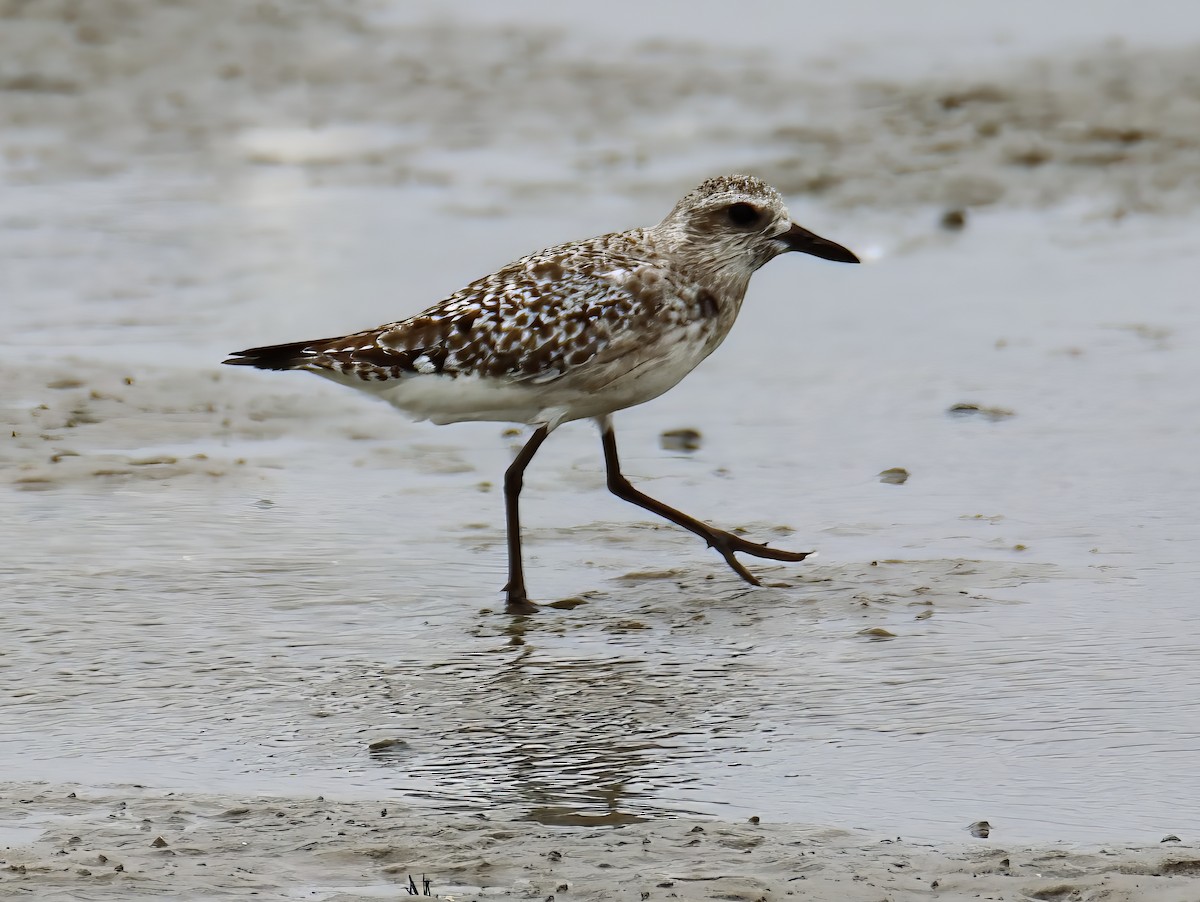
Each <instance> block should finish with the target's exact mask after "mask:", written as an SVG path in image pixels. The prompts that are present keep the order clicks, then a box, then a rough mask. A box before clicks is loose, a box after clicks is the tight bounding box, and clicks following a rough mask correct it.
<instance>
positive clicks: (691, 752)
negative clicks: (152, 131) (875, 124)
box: [0, 136, 1200, 840]
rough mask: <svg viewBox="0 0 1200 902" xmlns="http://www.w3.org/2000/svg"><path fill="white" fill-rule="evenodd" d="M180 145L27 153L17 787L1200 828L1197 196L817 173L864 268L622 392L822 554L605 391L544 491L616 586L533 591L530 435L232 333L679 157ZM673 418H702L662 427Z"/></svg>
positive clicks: (572, 430) (1050, 826)
mask: <svg viewBox="0 0 1200 902" xmlns="http://www.w3.org/2000/svg"><path fill="white" fill-rule="evenodd" d="M268 139H269V136H268ZM259 140H262V138H261V136H260V137H259ZM477 153H481V154H483V155H484V156H486V154H485V153H483V152H482V151H477ZM489 161H490V164H491V165H492V166H493V167H494V168H495V169H496V171H502V170H504V168H505V167H506V166H508V165H509V162H510V161H508V160H507V158H505V157H504V156H503V151H498V152H497V155H496V156H495V157H492V158H489ZM664 165H665V164H664ZM156 166H157V164H155V165H153V166H152V165H147V166H146V167H145V168H138V167H137V166H130V167H129V168H128V170H127V171H123V172H120V173H117V174H111V175H109V176H107V177H104V178H99V179H92V180H81V179H79V178H74V179H71V180H67V181H62V180H51V181H47V182H42V181H37V180H35V181H33V182H31V183H28V184H23V185H20V186H16V185H15V184H14V185H10V186H7V187H6V188H5V211H6V212H5V217H6V218H5V220H4V221H3V223H2V224H0V263H2V264H3V265H2V266H0V272H3V276H2V278H3V280H4V281H3V292H4V296H5V299H6V303H5V305H4V307H3V311H2V316H3V322H2V324H0V325H2V326H3V330H2V332H3V335H4V336H5V338H4V341H5V343H6V346H5V354H4V359H5V363H4V364H3V366H4V370H5V372H4V379H5V385H6V390H5V393H4V396H3V405H2V407H3V413H4V416H5V417H6V418H7V419H6V421H5V423H4V424H3V425H4V426H5V427H8V430H9V431H11V432H12V433H13V435H12V438H11V439H6V441H5V444H4V446H3V448H2V449H0V464H3V465H4V473H5V483H6V484H5V485H4V486H2V487H0V503H2V504H3V514H4V515H3V521H2V523H0V544H2V545H3V547H4V548H5V563H4V564H3V565H0V573H2V575H3V577H4V583H5V585H4V597H5V606H4V614H3V620H2V621H0V650H2V651H3V656H2V657H0V692H2V693H3V695H4V697H5V698H7V699H8V700H9V702H8V704H6V706H5V708H4V711H3V715H2V716H3V718H4V729H3V730H0V772H3V773H4V774H5V775H6V778H7V779H10V780H47V781H59V782H61V781H73V782H79V783H82V784H85V785H94V784H107V783H126V782H136V783H141V784H146V785H150V786H160V787H164V788H170V789H176V790H201V791H206V792H221V791H230V792H235V791H236V792H256V793H257V792H261V793H278V794H294V795H312V794H318V793H326V794H333V795H344V796H352V797H363V798H395V799H397V801H404V802H411V803H414V804H419V805H429V806H434V807H438V808H446V807H453V808H457V809H464V810H493V809H497V810H501V811H504V812H507V813H510V814H515V815H517V816H521V817H527V818H530V819H532V820H535V821H539V822H542V823H548V824H575V823H621V822H625V821H628V820H631V819H636V818H644V817H650V816H654V815H661V814H673V813H679V812H698V813H702V814H711V815H717V816H724V817H729V818H733V819H741V818H744V817H749V816H751V815H759V816H761V817H763V818H769V819H771V820H775V821H790V822H805V823H813V824H831V825H839V826H862V827H870V828H874V829H878V830H879V831H881V832H883V833H885V834H889V835H890V834H903V835H905V836H912V835H919V836H923V837H930V838H946V837H953V838H961V837H962V836H964V835H965V834H964V833H963V830H964V828H965V827H966V826H967V825H968V824H970V823H972V822H973V821H977V820H981V819H986V820H988V821H989V822H990V823H991V824H992V825H993V828H994V830H995V834H994V835H997V836H1002V837H1008V838H1019V839H1021V840H1042V839H1069V840H1103V839H1107V838H1113V837H1118V838H1126V839H1129V838H1137V839H1141V840H1157V839H1158V838H1160V836H1161V835H1162V834H1164V833H1167V832H1171V831H1176V832H1178V831H1180V830H1183V829H1185V827H1186V825H1187V824H1188V823H1190V822H1191V821H1190V820H1189V819H1190V818H1191V817H1192V812H1194V811H1195V810H1196V807H1197V804H1198V803H1200V777H1198V776H1197V775H1196V773H1195V768H1194V767H1193V766H1192V762H1193V761H1194V760H1195V756H1196V754H1197V752H1198V751H1200V708H1198V707H1197V704H1196V701H1195V699H1196V698H1198V697H1200V671H1198V669H1197V668H1196V666H1195V663H1194V661H1195V655H1196V643H1195V639H1194V637H1193V636H1192V635H1191V632H1190V630H1189V628H1188V624H1189V623H1190V622H1191V612H1192V607H1193V598H1194V585H1195V579H1196V576H1197V571H1198V569H1200V568H1198V566H1197V564H1196V561H1197V560H1200V527H1198V526H1197V521H1196V517H1195V510H1196V504H1197V501H1198V500H1200V475H1198V473H1197V471H1196V469H1195V466H1194V453H1193V448H1194V444H1195V424H1196V422H1197V421H1198V415H1200V401H1198V400H1197V396H1196V393H1195V385H1196V384H1198V380H1200V354H1198V353H1197V342H1198V337H1200V314H1198V313H1197V311H1196V307H1195V304H1194V288H1193V286H1194V274H1195V273H1194V270H1195V267H1194V263H1192V262H1191V254H1192V249H1194V247H1195V246H1196V241H1197V239H1198V238H1200V222H1197V220H1196V219H1195V217H1194V215H1187V216H1175V217H1166V216H1150V215H1141V216H1138V215H1134V216H1126V217H1124V218H1119V219H1118V220H1117V221H1113V220H1112V219H1111V218H1110V217H1109V216H1108V215H1107V214H1105V215H1098V214H1097V212H1096V211H1097V204H1096V202H1095V199H1094V198H1090V199H1088V200H1087V202H1086V204H1085V203H1084V202H1079V203H1076V204H1074V205H1070V204H1068V205H1064V206H1058V207H1054V208H1052V209H1050V210H1040V211H1037V212H1034V211H1028V210H1027V211H1019V210H1012V209H1008V210H1005V209H997V210H991V211H987V210H983V211H979V212H975V211H972V212H971V214H970V217H969V220H968V225H967V228H966V229H965V230H964V231H963V232H961V233H955V234H951V233H946V232H944V231H941V230H939V229H938V228H937V216H936V215H935V211H932V210H930V209H920V210H917V211H914V210H912V209H911V208H907V207H903V206H900V207H893V206H889V204H888V203H887V202H882V201H881V203H880V204H879V205H878V207H875V208H871V207H867V208H863V207H855V208H852V209H846V208H842V207H837V206H817V205H815V204H812V203H802V202H799V201H797V202H796V203H795V204H793V212H794V213H795V214H796V217H797V219H799V220H800V221H801V222H804V223H805V224H806V225H808V226H810V227H812V228H813V229H814V230H816V231H818V232H819V233H821V234H826V235H828V236H829V237H831V238H833V239H834V240H837V241H840V242H844V243H846V244H847V245H849V246H850V247H853V248H855V249H856V250H859V251H861V252H862V253H863V255H864V257H865V258H866V259H867V260H868V265H864V266H861V267H837V266H832V265H826V264H822V263H819V262H817V261H813V260H809V259H791V258H785V259H782V260H779V261H776V262H774V263H773V264H771V265H770V266H769V267H767V268H766V269H764V270H763V271H762V272H761V273H760V274H759V275H758V276H756V279H755V282H754V283H753V287H752V293H751V297H750V299H749V300H748V302H747V306H746V308H745V310H744V313H743V315H742V318H741V321H740V322H739V323H738V326H737V328H736V329H735V330H734V332H733V334H732V335H731V337H730V338H729V340H728V341H727V343H726V345H725V346H724V347H723V348H722V349H721V350H720V351H719V352H718V353H717V354H716V355H714V357H713V358H712V359H710V360H709V361H707V362H706V363H705V365H704V366H703V367H702V368H701V369H700V370H699V371H697V372H696V373H695V374H694V375H693V376H691V377H689V379H688V380H687V381H685V382H684V383H683V384H682V385H680V386H679V387H678V388H677V389H676V390H674V391H672V392H671V393H669V394H668V395H667V396H665V397H664V398H662V399H659V400H658V401H656V402H654V403H652V404H650V405H647V406H645V407H643V408H639V409H636V410H632V411H628V412H625V413H622V414H620V415H619V416H618V418H617V427H618V437H619V439H620V441H621V448H622V453H623V456H624V460H625V468H626V471H627V473H628V474H629V475H630V476H631V477H632V478H633V479H634V480H635V481H637V482H638V483H639V484H641V485H642V486H643V487H644V488H646V490H648V491H650V492H651V493H653V494H655V495H657V496H660V497H662V498H663V499H664V500H666V501H668V502H669V503H673V504H676V505H678V506H680V507H682V508H683V509H685V510H687V511H689V512H691V513H694V514H697V515H700V516H704V517H708V518H711V519H712V520H714V521H715V522H718V523H720V524H723V525H725V526H744V527H745V528H746V529H747V530H748V531H749V533H751V534H752V535H756V536H761V537H763V538H764V539H769V540H771V541H772V542H775V543H777V544H780V545H785V546H794V547H796V548H809V547H813V548H816V549H818V550H819V552H820V555H819V556H818V557H817V558H815V559H813V560H812V561H810V562H805V563H804V564H801V565H795V566H786V567H776V566H774V565H769V566H760V565H759V564H758V563H756V562H751V563H750V566H751V568H752V569H754V570H755V572H758V573H761V574H762V575H763V576H764V578H765V580H766V581H767V582H769V583H771V584H772V585H770V586H769V587H767V588H763V589H759V590H751V589H749V588H748V587H746V586H743V585H742V584H740V583H739V582H738V581H737V580H736V579H735V578H734V577H733V576H732V574H729V573H728V572H726V571H725V570H724V569H723V564H722V563H721V561H720V559H719V558H718V557H716V556H715V555H713V554H711V553H710V552H708V551H706V550H705V549H704V548H703V547H702V545H701V543H699V542H698V541H697V540H695V539H694V538H693V537H691V536H689V535H687V534H686V533H682V532H681V531H677V530H675V529H673V528H672V527H670V526H669V525H666V524H662V525H660V524H656V523H650V522H647V521H646V519H645V518H644V517H642V516H641V512H640V511H637V510H635V509H632V508H629V507H626V506H622V505H621V504H620V503H619V502H617V501H616V500H615V499H614V498H612V497H611V496H610V495H608V494H607V492H606V491H605V489H604V479H603V471H602V463H601V457H600V449H599V443H598V441H597V439H596V436H595V433H594V430H593V429H592V427H591V426H590V425H588V424H574V425H571V426H568V427H565V428H563V429H562V430H560V431H559V432H558V433H556V434H555V435H554V437H553V440H552V441H551V442H549V443H548V444H547V446H546V447H545V449H544V450H543V451H542V452H541V453H540V454H539V456H538V458H537V460H536V462H535V463H534V465H533V466H532V468H531V470H530V472H529V474H528V477H527V489H526V494H525V496H524V499H523V500H524V505H523V515H524V519H525V522H526V541H527V549H526V553H527V571H528V572H527V578H528V580H529V584H530V590H531V593H532V594H533V595H534V597H535V598H537V599H539V600H542V601H553V600H556V599H578V600H582V601H583V602H584V603H583V604H581V605H579V606H577V607H574V608H572V609H561V610H560V609H547V610H544V611H542V612H540V613H539V614H538V615H536V616H535V617H530V618H511V617H508V616H506V615H503V614H502V613H499V610H500V605H499V601H500V596H499V591H498V590H499V587H500V585H501V584H502V583H503V580H504V551H503V532H502V519H501V510H502V501H501V498H500V495H499V493H498V491H497V489H496V485H497V484H498V482H499V480H500V477H501V474H502V472H503V468H504V466H505V465H506V462H507V460H508V459H509V458H510V456H511V454H512V453H513V450H514V448H515V447H516V446H517V444H518V443H519V442H520V438H519V437H514V436H505V435H504V434H503V432H504V427H503V426H500V425H488V424H483V425H464V426H457V427H444V428H436V427H432V426H428V425H426V424H409V423H406V422H405V421H403V419H402V418H401V417H399V416H398V415H396V414H395V413H393V412H392V411H390V410H389V409H387V408H386V407H384V406H382V405H378V404H375V403H372V402H370V401H369V400H366V399H361V398H358V397H355V396H353V395H351V394H350V393H348V392H344V391H343V390H340V389H338V388H336V387H334V386H330V385H327V384H324V383H322V382H320V381H319V380H316V379H312V378H309V377H306V376H304V375H302V374H261V373H252V372H251V373H247V372H241V371H234V370H227V369H225V370H222V369H220V368H219V367H217V365H216V364H217V362H218V361H219V360H220V358H221V357H222V355H223V354H224V353H225V352H227V351H230V350H232V349H234V348H237V347H243V346H247V345H251V344H257V343H262V342H270V341H274V340H279V341H283V340H289V339H294V338H300V337H304V336H308V335H325V334H336V333H338V332H340V331H345V330H349V329H354V328H359V327H365V326H369V325H373V324H375V323H377V322H380V321H383V320H386V319H392V318H397V317H400V316H403V315H406V314H408V313H412V312H415V311H416V310H418V309H420V308H421V307H422V306H424V305H425V304H427V303H428V302H430V301H432V300H434V299H436V298H437V297H439V296H441V295H442V294H444V293H446V292H448V291H450V290H453V289H454V288H456V287H458V286H459V285H460V284H462V283H464V282H466V281H467V280H469V279H471V278H473V277H475V276H477V275H479V274H480V273H481V272H484V271H486V270H488V269H490V268H492V267H494V266H496V265H498V264H500V263H503V262H504V261H506V260H507V259H510V258H511V257H513V256H516V255H519V254H521V253H524V252H526V251H528V250H529V249H531V248H534V247H537V246H541V245H544V244H548V243H551V242H555V241H559V240H563V239H566V238H570V237H582V236H585V235H588V234H593V233H595V232H598V231H603V230H605V229H609V228H620V227H626V226H630V225H634V224H640V223H646V222H652V221H654V220H655V219H657V218H658V217H659V216H661V215H662V213H663V212H665V209H666V207H667V206H669V204H670V202H671V197H670V196H669V193H668V191H667V190H666V189H665V188H662V189H659V190H658V191H657V192H656V193H654V194H653V195H651V196H643V195H639V193H638V192H636V191H629V190H621V189H620V187H619V186H621V185H627V184H628V183H627V182H626V181H624V178H625V177H624V176H621V175H618V176H615V177H607V176H601V178H602V184H605V185H610V186H615V187H614V188H613V190H612V191H611V192H599V191H597V192H594V193H595V194H596V195H597V196H587V197H584V198H582V199H581V198H580V196H579V195H575V196H573V197H571V196H568V197H566V198H562V197H557V198H556V197H555V196H554V195H553V192H551V191H549V190H548V193H547V196H548V197H550V198H551V199H550V200H546V201H544V202H541V201H538V200H537V198H536V197H534V198H533V199H526V200H525V201H522V202H514V203H513V204H512V205H511V206H506V205H505V204H504V203H502V202H501V201H498V200H496V198H504V197H507V196H509V189H510V188H511V187H512V186H513V185H515V184H518V183H520V182H521V181H522V180H523V179H525V178H526V177H527V175H528V174H520V175H517V176H514V178H513V182H512V183H510V184H504V185H501V186H500V187H496V186H493V193H492V194H491V195H489V196H490V197H491V200H490V201H489V203H497V204H499V206H498V207H497V208H495V209H493V210H490V211H481V210H479V209H472V210H470V211H464V210H463V208H462V207H461V206H460V203H461V201H462V199H463V198H464V197H465V196H467V195H468V194H469V191H468V188H469V187H470V186H469V185H466V186H464V185H462V184H456V185H454V186H450V187H443V188H438V187H436V186H431V185H429V184H398V185H397V184H390V183H389V184H375V183H372V184H369V185H366V186H363V185H360V186H354V185H347V184H346V183H345V181H346V180H345V179H344V178H332V179H331V180H330V181H331V183H330V184H325V185H322V184H320V183H319V182H320V181H321V180H320V179H319V178H318V179H314V178H313V174H312V172H311V171H306V170H304V169H303V167H296V166H293V165H290V164H289V165H272V166H261V165H259V166H256V165H250V166H246V165H244V164H243V165H242V166H241V167H240V168H236V169H235V170H234V172H233V174H232V175H230V174H228V173H226V174H225V175H223V176H221V177H219V178H215V177H214V178H213V179H211V180H209V179H207V178H205V177H197V176H196V175H195V173H194V172H192V171H184V172H176V171H164V170H162V169H160V168H155V167H156ZM684 168H686V167H684ZM530 171H531V172H535V171H536V166H531V167H530ZM528 177H532V176H528ZM672 177H673V178H682V175H681V174H679V173H676V174H675V175H674V176H672ZM1011 177H1012V179H1013V181H1014V184H1016V185H1017V187H1015V188H1014V191H1019V190H1020V186H1019V183H1020V182H1021V178H1022V177H1021V176H1020V174H1012V175H1011ZM603 179H607V180H606V181H603ZM600 194H603V195H604V196H598V195H600ZM892 199H893V200H894V198H892ZM485 212H486V213H487V215H482V214H483V213H485ZM55 386H56V387H55ZM956 404H968V405H977V406H979V407H981V408H984V410H983V411H982V412H979V413H971V412H967V413H962V414H959V415H952V414H950V413H949V412H948V411H949V410H950V408H951V407H952V406H954V405H956ZM989 409H992V410H993V416H991V417H989V416H988V415H987V410H989ZM1009 413H1011V415H1008V414H1009ZM671 428H694V429H697V430H699V431H700V433H701V435H702V438H701V447H700V449H699V450H698V451H696V452H694V453H690V454H685V453H669V452H666V451H663V450H662V449H661V448H660V447H659V434H660V433H661V432H662V431H663V430H666V429H671ZM5 434H7V433H5ZM891 467H904V468H905V469H907V470H908V471H909V473H910V477H909V479H908V480H907V481H906V482H905V483H904V484H902V485H892V484H886V483H883V482H881V481H880V479H879V477H878V475H877V474H878V473H880V472H881V471H883V470H885V469H888V468H891ZM926 615H929V616H926ZM871 630H875V631H880V630H883V631H886V632H887V633H888V634H890V635H882V634H880V633H878V632H876V633H874V634H872V633H871V632H870V631H871ZM384 739H395V740H400V741H401V742H400V743H397V744H394V745H391V746H389V747H387V748H383V749H377V750H375V751H372V750H371V749H370V748H369V746H370V744H371V743H373V742H376V741H379V740H384Z"/></svg>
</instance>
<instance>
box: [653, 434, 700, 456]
mask: <svg viewBox="0 0 1200 902" xmlns="http://www.w3.org/2000/svg"><path fill="white" fill-rule="evenodd" d="M702 438H703V436H701V435H700V431H699V430H697V429H668V430H667V431H666V432H664V433H662V434H661V435H660V436H659V437H658V440H659V442H660V444H661V445H662V448H663V450H664V451H685V452H689V453H690V452H692V451H699V450H700V442H701V439H702Z"/></svg>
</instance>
